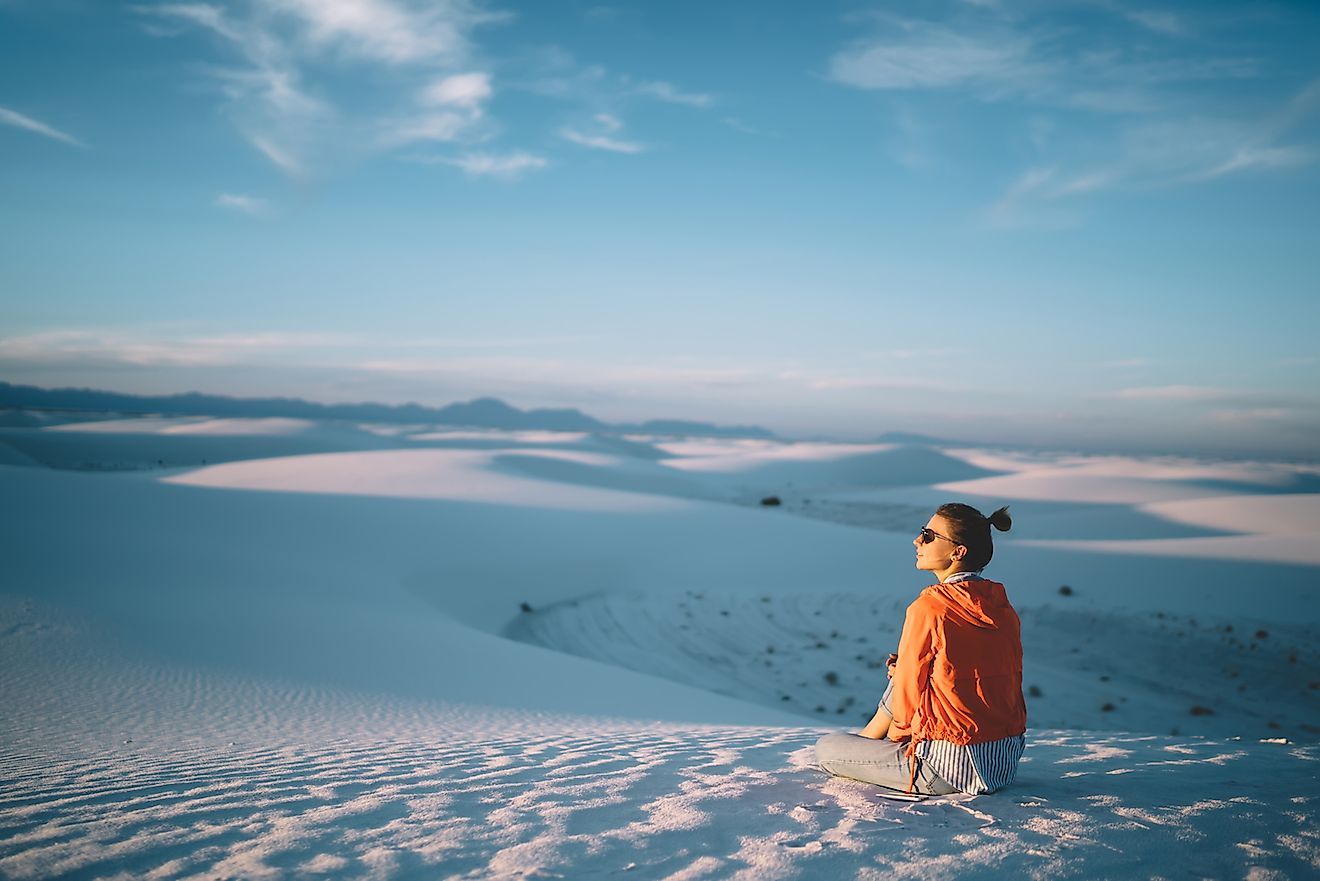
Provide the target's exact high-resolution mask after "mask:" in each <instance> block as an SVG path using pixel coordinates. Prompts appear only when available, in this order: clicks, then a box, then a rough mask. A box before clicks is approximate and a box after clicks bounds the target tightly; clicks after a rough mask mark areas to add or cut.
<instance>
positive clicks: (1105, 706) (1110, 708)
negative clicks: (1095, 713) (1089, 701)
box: [1100, 703, 1118, 713]
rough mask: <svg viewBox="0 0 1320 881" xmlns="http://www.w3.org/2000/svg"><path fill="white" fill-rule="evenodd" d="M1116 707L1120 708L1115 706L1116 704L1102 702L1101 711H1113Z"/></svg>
mask: <svg viewBox="0 0 1320 881" xmlns="http://www.w3.org/2000/svg"><path fill="white" fill-rule="evenodd" d="M1116 709H1118V708H1117V707H1115V706H1114V705H1113V704H1111V703H1104V704H1101V706H1100V712H1102V713H1112V712H1114V710H1116Z"/></svg>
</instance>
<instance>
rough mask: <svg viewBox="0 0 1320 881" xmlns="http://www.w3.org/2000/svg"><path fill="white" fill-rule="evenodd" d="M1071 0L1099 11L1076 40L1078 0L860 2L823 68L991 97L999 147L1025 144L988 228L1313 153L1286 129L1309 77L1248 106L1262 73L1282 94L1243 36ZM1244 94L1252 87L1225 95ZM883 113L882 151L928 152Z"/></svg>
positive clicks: (888, 87) (1029, 222) (1069, 216)
mask: <svg viewBox="0 0 1320 881" xmlns="http://www.w3.org/2000/svg"><path fill="white" fill-rule="evenodd" d="M1084 5H1085V6H1086V7H1087V8H1088V9H1089V10H1090V11H1089V12H1088V13H1087V14H1088V16H1090V17H1092V18H1094V16H1095V15H1096V14H1099V15H1101V16H1102V17H1103V16H1104V15H1108V16H1109V20H1108V21H1107V22H1105V23H1102V24H1095V23H1094V22H1091V23H1089V25H1088V28H1087V30H1086V31H1085V38H1084V39H1083V37H1082V32H1081V31H1080V30H1079V29H1078V27H1077V21H1076V16H1077V14H1078V8H1079V5H1078V4H1064V5H1059V6H1053V7H1052V6H1049V5H1048V4H1046V5H1043V6H1040V5H1038V6H1034V7H1020V6H1012V7H1010V6H1009V5H1007V4H1005V5H1003V6H1002V7H1001V6H1000V5H999V4H970V3H969V4H964V5H963V6H962V7H955V8H954V9H953V10H952V11H951V12H949V13H948V14H946V15H945V16H944V17H943V18H941V19H940V20H932V19H924V18H913V17H904V16H898V15H892V14H887V13H881V14H875V15H869V16H862V17H859V18H858V20H859V21H862V22H869V24H870V28H871V31H872V32H871V33H870V34H868V35H866V36H864V37H862V38H860V39H858V40H856V41H854V42H853V43H851V44H849V45H847V46H844V47H842V48H841V49H840V50H839V51H837V52H836V53H835V54H834V55H833V56H832V57H831V58H830V59H829V65H828V72H829V76H830V77H831V78H832V79H833V80H834V81H836V82H838V83H840V84H843V85H847V86H851V87H853V88H859V89H866V90H871V91H883V92H889V93H892V94H895V95H898V94H902V93H908V92H917V91H922V92H930V91H944V92H947V93H950V94H956V96H957V97H958V99H959V100H974V101H979V102H981V103H983V104H985V105H987V106H989V107H991V108H993V110H992V112H993V113H994V114H995V115H996V116H997V117H998V118H999V119H1000V120H1001V121H1002V122H1003V123H1004V124H1003V125H1001V126H999V127H998V130H1000V131H1006V132H1010V133H1012V132H1016V134H1010V135H1009V136H1008V137H1009V138H1010V139H1012V143H1011V146H1012V147H1014V148H1016V149H1018V150H1019V151H1021V150H1022V147H1023V146H1025V147H1029V148H1030V149H1029V150H1028V151H1025V152H1027V153H1028V155H1030V154H1031V153H1034V154H1035V156H1034V157H1033V158H1030V159H1028V161H1027V162H1026V163H1025V167H1023V168H1022V169H1021V171H1020V172H1019V173H1018V175H1017V177H1016V178H1015V179H1013V180H1011V181H1010V182H1009V183H1008V184H1007V185H1006V187H1005V189H1004V192H1003V195H1002V196H1001V197H1000V198H999V199H998V200H996V201H995V202H994V203H993V204H992V205H991V206H990V207H989V209H988V210H987V213H986V216H987V219H988V221H989V222H990V223H991V225H995V226H1003V227H1013V226H1041V225H1043V226H1059V225H1068V224H1071V223H1074V222H1077V221H1079V220H1080V219H1081V218H1082V216H1083V215H1082V214H1081V212H1080V210H1079V207H1078V206H1079V204H1080V203H1082V202H1083V201H1084V198H1085V197H1088V196H1092V195H1095V194H1099V193H1103V192H1110V191H1129V192H1131V191H1139V190H1145V189H1151V188H1156V187H1166V186H1186V185H1191V184H1200V183H1206V182H1210V181H1214V180H1218V179H1220V178H1224V177H1228V176H1232V175H1241V174H1248V173H1264V172H1277V171H1281V170H1285V169H1288V168H1292V167H1296V166H1300V165H1304V164H1308V163H1311V162H1313V161H1315V160H1316V158H1317V156H1320V151H1318V150H1317V149H1316V147H1315V146H1314V145H1313V144H1312V143H1311V142H1310V141H1309V139H1308V138H1307V137H1299V136H1297V134H1296V133H1297V132H1298V131H1299V130H1301V123H1302V121H1304V120H1311V119H1314V117H1315V106H1316V104H1317V95H1316V92H1317V84H1316V82H1312V83H1311V84H1309V85H1307V86H1305V87H1304V88H1302V89H1301V90H1300V91H1296V89H1297V86H1296V85H1295V83H1294V85H1292V86H1291V88H1292V89H1293V90H1294V94H1293V96H1292V97H1291V98H1286V97H1279V98H1277V99H1276V102H1277V103H1276V107H1277V108H1278V109H1276V110H1275V111H1274V112H1273V113H1266V114H1261V113H1260V112H1259V110H1257V109H1256V108H1259V107H1260V106H1261V105H1262V99H1261V97H1260V96H1261V94H1262V86H1263V85H1265V84H1269V85H1273V87H1274V88H1275V91H1276V94H1281V95H1283V96H1286V94H1287V92H1286V91H1284V89H1286V88H1287V87H1285V86H1283V85H1282V83H1283V82H1284V81H1285V79H1284V78H1283V77H1282V76H1281V75H1280V73H1281V71H1280V70H1279V69H1278V67H1277V63H1275V62H1274V61H1273V59H1269V58H1262V57H1259V55H1258V52H1259V49H1258V47H1257V44H1254V43H1251V42H1249V41H1247V40H1244V39H1235V34H1234V33H1232V32H1229V31H1227V25H1224V24H1220V25H1219V27H1220V28H1221V30H1220V31H1219V32H1216V35H1217V36H1218V37H1219V38H1220V39H1217V40H1215V41H1209V40H1207V39H1205V38H1204V36H1205V35H1204V34H1202V33H1200V31H1199V30H1198V25H1200V26H1207V27H1208V25H1206V23H1205V22H1204V21H1197V20H1193V18H1192V17H1191V16H1190V15H1188V14H1184V13H1183V12H1182V11H1177V12H1175V11H1174V10H1172V9H1150V8H1133V7H1131V6H1130V5H1128V4H1122V3H1118V2H1111V0H1089V2H1087V3H1086V4H1084ZM1193 35H1195V36H1196V39H1193ZM1249 81H1250V82H1251V83H1252V88H1251V89H1250V90H1247V89H1246V87H1245V86H1243V85H1242V84H1243V83H1247V82H1249ZM1211 90H1214V93H1213V97H1212V96H1211ZM1246 94H1250V95H1251V96H1252V97H1251V99H1250V100H1237V101H1233V100H1225V96H1228V95H1246ZM905 113H906V114H907V116H906V117H905V116H904V114H905ZM1064 113H1066V114H1067V115H1060V114H1064ZM1015 116H1017V117H1019V124H1018V125H1017V126H1016V129H1015V127H1014V126H1013V124H1012V122H1011V120H1013V119H1014V117H1015ZM895 121H896V129H897V130H898V133H899V135H900V137H899V139H898V145H899V149H897V150H895V151H894V153H893V155H894V157H895V158H896V159H897V160H898V161H900V162H902V163H904V164H906V165H908V166H909V167H911V165H912V162H913V161H914V160H916V161H918V162H919V161H921V160H922V159H923V158H924V157H925V156H926V155H928V153H929V151H928V150H926V149H918V150H913V149H906V148H905V143H906V141H908V140H910V137H909V135H910V126H911V122H912V119H911V114H910V111H906V110H905V109H903V107H902V106H900V107H899V109H897V110H896V120H895ZM986 130H987V131H989V130H990V129H986ZM954 134H955V133H950V137H952V136H954Z"/></svg>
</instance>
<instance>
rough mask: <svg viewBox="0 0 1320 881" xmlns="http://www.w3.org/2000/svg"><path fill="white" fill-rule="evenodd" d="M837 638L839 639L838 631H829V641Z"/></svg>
mask: <svg viewBox="0 0 1320 881" xmlns="http://www.w3.org/2000/svg"><path fill="white" fill-rule="evenodd" d="M838 638H839V631H837V630H831V631H830V639H838Z"/></svg>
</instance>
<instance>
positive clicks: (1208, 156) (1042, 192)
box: [987, 81, 1320, 226]
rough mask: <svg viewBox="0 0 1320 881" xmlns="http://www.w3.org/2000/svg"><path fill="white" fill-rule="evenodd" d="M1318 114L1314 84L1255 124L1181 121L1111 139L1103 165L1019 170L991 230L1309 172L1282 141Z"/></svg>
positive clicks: (1135, 128) (1305, 155) (993, 213)
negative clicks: (1165, 193)
mask: <svg viewBox="0 0 1320 881" xmlns="http://www.w3.org/2000/svg"><path fill="white" fill-rule="evenodd" d="M1317 109H1320V81H1316V82H1313V83H1311V84H1309V85H1308V86H1306V87H1305V88H1303V89H1302V90H1301V91H1299V92H1298V93H1297V94H1296V95H1294V96H1292V97H1291V98H1289V99H1288V100H1287V101H1285V102H1283V103H1282V106H1281V107H1279V108H1278V109H1277V110H1275V111H1274V112H1273V113H1271V114H1267V115H1265V116H1264V117H1262V118H1256V119H1239V120H1225V119H1216V118H1207V117H1184V118H1178V119H1159V120H1152V121H1146V122H1139V123H1135V124H1130V125H1127V126H1125V127H1124V128H1123V129H1122V130H1120V132H1119V133H1118V134H1117V135H1116V136H1115V143H1114V145H1113V146H1112V147H1111V148H1110V149H1108V150H1106V151H1105V152H1106V153H1107V154H1108V156H1109V158H1107V159H1106V160H1104V161H1103V162H1098V163H1094V164H1089V165H1084V164H1080V163H1072V164H1068V165H1065V164H1062V163H1059V164H1052V165H1046V166H1036V167H1031V168H1028V169H1026V170H1025V171H1023V172H1022V173H1021V175H1020V176H1019V177H1018V179H1017V180H1016V181H1014V182H1013V183H1012V184H1011V185H1010V186H1009V187H1008V189H1007V190H1006V191H1005V193H1004V194H1003V196H1001V197H1000V198H999V200H998V201H996V202H995V203H994V204H993V205H992V206H991V207H990V209H989V210H988V212H987V217H988V219H989V220H990V222H991V223H992V224H993V225H999V226H1014V225H1019V224H1028V225H1030V224H1035V223H1037V222H1039V221H1040V220H1041V219H1042V218H1049V217H1059V216H1061V215H1060V213H1059V212H1067V211H1068V210H1069V207H1068V206H1066V205H1065V204H1064V203H1065V202H1069V201H1075V200H1076V199H1077V198H1078V197H1082V196H1087V195H1090V194H1094V193H1099V192H1103V191H1108V190H1125V191H1142V190H1152V189H1159V188H1165V187H1180V186H1187V185H1190V184H1197V183H1206V182H1209V181H1214V180H1218V179H1220V178H1224V177H1229V176H1233V175H1244V174H1252V173H1267V172H1271V171H1277V170H1280V169H1285V168H1290V167H1294V166H1301V165H1306V164H1310V163H1313V162H1315V161H1316V159H1317V158H1318V157H1320V151H1317V150H1316V149H1315V148H1314V147H1312V146H1310V145H1305V144H1296V143H1293V144H1290V143H1285V142H1284V141H1285V139H1286V138H1288V137H1289V136H1290V134H1291V133H1292V132H1293V130H1294V129H1295V128H1296V127H1298V125H1299V124H1300V123H1301V122H1303V121H1304V120H1307V119H1308V118H1309V117H1312V116H1314V115H1316V110H1317Z"/></svg>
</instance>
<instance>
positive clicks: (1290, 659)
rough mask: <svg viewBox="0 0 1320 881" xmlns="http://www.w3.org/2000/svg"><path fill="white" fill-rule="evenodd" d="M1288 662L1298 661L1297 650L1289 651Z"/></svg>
mask: <svg viewBox="0 0 1320 881" xmlns="http://www.w3.org/2000/svg"><path fill="white" fill-rule="evenodd" d="M1288 663H1289V664H1296V663H1297V653H1296V652H1289V653H1288Z"/></svg>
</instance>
